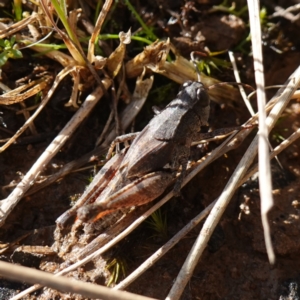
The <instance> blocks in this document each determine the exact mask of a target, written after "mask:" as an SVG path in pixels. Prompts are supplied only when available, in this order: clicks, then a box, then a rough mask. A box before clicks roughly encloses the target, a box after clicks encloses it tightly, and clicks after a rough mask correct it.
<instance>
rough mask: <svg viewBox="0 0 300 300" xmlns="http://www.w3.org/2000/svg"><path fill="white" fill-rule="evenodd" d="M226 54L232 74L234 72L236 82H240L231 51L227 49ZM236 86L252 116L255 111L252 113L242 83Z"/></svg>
mask: <svg viewBox="0 0 300 300" xmlns="http://www.w3.org/2000/svg"><path fill="white" fill-rule="evenodd" d="M228 55H229V59H230V62H231V64H232V67H233V74H234V77H235V80H236V82H237V83H241V78H240V74H239V71H238V68H237V65H236V62H235V57H234V54H233V52H232V51H228ZM238 88H239V89H240V93H241V95H242V98H243V100H244V103H245V105H246V107H247V108H248V111H249V112H250V114H251V116H253V115H254V114H255V113H254V110H253V108H252V105H251V103H250V101H249V98H248V97H247V94H246V92H245V89H244V87H243V86H242V85H239V86H238Z"/></svg>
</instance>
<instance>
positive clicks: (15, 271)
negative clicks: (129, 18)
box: [0, 261, 153, 300]
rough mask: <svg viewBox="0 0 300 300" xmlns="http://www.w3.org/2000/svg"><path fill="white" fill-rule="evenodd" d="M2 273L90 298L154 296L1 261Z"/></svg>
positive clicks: (119, 299)
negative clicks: (58, 275)
mask: <svg viewBox="0 0 300 300" xmlns="http://www.w3.org/2000/svg"><path fill="white" fill-rule="evenodd" d="M0 274H1V276H3V277H5V278H9V279H11V280H14V281H15V280H17V281H24V282H27V283H32V284H33V283H40V284H43V285H45V286H48V287H51V288H53V289H56V290H60V291H64V292H66V293H76V294H81V295H83V296H84V297H88V298H101V299H107V300H108V299H109V300H112V299H114V300H129V299H130V300H151V299H153V298H149V297H144V296H140V295H136V294H131V293H127V292H126V293H124V292H120V291H113V290H111V289H109V288H107V287H103V286H99V285H97V284H91V283H85V282H81V281H79V280H74V279H69V278H64V277H62V276H60V277H55V276H54V275H52V274H49V273H46V272H42V271H38V270H34V269H31V268H26V267H22V266H17V265H13V264H10V263H7V262H3V261H0ZM12 299H13V298H12Z"/></svg>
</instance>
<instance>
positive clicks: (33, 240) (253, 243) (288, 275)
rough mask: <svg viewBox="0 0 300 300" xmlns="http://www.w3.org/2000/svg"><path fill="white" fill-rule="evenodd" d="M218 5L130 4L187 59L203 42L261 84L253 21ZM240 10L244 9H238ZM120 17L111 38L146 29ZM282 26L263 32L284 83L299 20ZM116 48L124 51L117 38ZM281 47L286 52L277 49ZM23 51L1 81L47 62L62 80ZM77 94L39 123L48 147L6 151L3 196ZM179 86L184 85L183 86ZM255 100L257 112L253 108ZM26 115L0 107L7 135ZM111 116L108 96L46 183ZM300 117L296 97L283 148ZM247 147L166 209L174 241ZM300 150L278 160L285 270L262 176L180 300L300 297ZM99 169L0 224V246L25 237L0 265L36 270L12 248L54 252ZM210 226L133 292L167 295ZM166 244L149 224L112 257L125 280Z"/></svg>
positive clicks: (230, 122) (61, 95)
mask: <svg viewBox="0 0 300 300" xmlns="http://www.w3.org/2000/svg"><path fill="white" fill-rule="evenodd" d="M150 2H151V1H150ZM211 2H215V1H196V2H193V1H190V2H185V3H183V2H182V1H156V2H153V3H152V2H151V3H152V4H150V3H149V4H147V5H146V4H143V3H142V2H141V3H139V1H132V4H133V5H134V6H135V7H136V8H137V11H138V12H139V13H140V15H141V17H142V18H143V19H144V21H145V22H148V24H149V25H152V26H154V25H155V30H156V32H155V33H156V35H157V36H159V37H161V38H165V37H170V38H171V41H172V42H173V43H174V45H175V46H176V48H177V49H178V51H180V52H181V53H182V54H183V55H185V56H188V55H189V53H190V52H191V51H193V50H199V49H203V48H204V46H207V47H209V49H210V51H212V52H213V51H221V50H224V49H235V55H236V58H237V62H238V65H239V66H238V67H239V70H240V72H241V76H242V81H243V82H245V83H248V84H253V80H254V74H253V67H252V57H251V55H249V50H250V44H245V45H244V47H243V49H242V50H241V48H237V46H238V45H239V44H240V43H241V40H243V39H244V38H245V37H246V36H247V30H248V29H247V26H246V24H245V22H246V21H247V17H246V16H245V15H242V17H241V18H238V17H234V16H230V15H228V14H225V13H221V12H218V13H214V14H209V13H208V10H209V9H210V8H211V7H212V3H211ZM273 2H274V1H266V3H264V5H266V6H267V9H268V13H269V14H271V13H272V12H273V5H275V2H274V3H273ZM279 2H280V1H279ZM290 2H291V3H289V4H288V3H286V2H284V4H282V5H284V6H285V7H288V6H290V5H292V1H290ZM237 5H238V7H239V5H240V3H238V4H237ZM276 5H277V3H276ZM279 5H280V4H279ZM171 15H172V16H173V17H175V16H177V17H178V22H177V23H174V24H172V22H168V21H170V18H171ZM111 18H115V20H118V22H119V24H117V25H115V24H111V23H109V25H108V27H111V28H107V32H109V29H111V30H113V32H118V31H120V30H124V31H126V30H127V29H128V28H129V27H130V26H132V31H135V30H136V29H137V28H138V27H139V25H138V24H137V22H136V21H135V19H134V18H133V17H132V15H131V14H130V12H129V11H128V10H127V9H126V8H125V6H124V4H121V3H119V4H118V6H117V8H116V11H115V12H114V14H113V15H112V16H111ZM129 22H130V23H129ZM272 22H274V23H275V24H276V27H275V28H274V29H273V30H270V31H269V32H267V30H266V32H264V38H265V45H264V48H263V49H264V54H265V72H266V73H265V78H266V83H267V85H271V84H283V83H284V82H285V80H286V79H287V78H288V76H289V75H290V74H291V73H292V72H293V71H294V70H295V69H296V68H297V67H298V65H299V63H300V49H299V46H300V45H299V41H298V39H297V38H298V34H295V33H296V32H299V26H298V24H297V22H294V23H291V22H290V21H289V20H286V19H284V18H276V19H272ZM298 23H299V22H298ZM113 26H116V27H117V29H116V28H113ZM111 46H112V47H113V48H115V44H113V42H111ZM134 47H135V46H134V43H132V44H131V45H130V46H129V47H128V54H127V55H128V58H129V57H130V58H132V57H133V56H134V55H135V54H136V53H135V49H134ZM274 48H276V49H279V50H280V51H282V53H281V54H278V53H276V52H275V51H274ZM243 51H245V53H244V52H243ZM23 54H24V58H23V59H22V60H9V62H8V63H7V64H6V65H5V67H4V68H3V70H2V78H3V81H4V82H5V84H7V85H9V86H11V87H13V86H14V82H15V80H17V79H20V78H22V77H24V76H27V75H29V74H31V73H32V69H33V68H32V67H29V66H37V65H41V66H43V67H44V68H46V69H47V70H48V71H49V72H52V73H56V72H57V70H58V69H59V68H60V67H59V65H55V64H54V63H53V62H52V61H50V60H46V59H40V58H35V59H33V58H32V57H31V52H30V50H25V51H24V53H23ZM221 58H224V59H225V58H226V54H225V55H223V56H222V55H221ZM226 59H227V58H226ZM212 75H213V76H214V77H217V78H219V79H221V80H224V81H225V80H226V81H234V80H233V78H232V72H231V70H229V69H222V72H219V71H216V70H213V74H212ZM165 83H167V80H166V79H162V78H161V77H159V76H157V79H156V85H157V87H159V86H160V85H164V84H165ZM71 86H72V82H71V81H70V80H66V81H65V83H64V85H61V86H60V88H59V89H58V91H57V92H56V94H55V96H54V97H53V99H52V102H51V104H50V105H48V106H47V107H46V109H45V110H44V111H43V112H42V114H41V115H40V116H39V117H38V118H37V119H36V121H35V125H36V127H37V128H38V131H39V132H40V133H42V134H41V137H40V139H39V140H37V141H32V140H30V139H29V137H28V136H25V135H23V136H22V138H21V139H19V143H18V144H15V145H13V146H11V147H10V148H9V149H8V150H7V151H5V152H3V153H1V155H0V170H1V173H0V184H1V186H2V189H1V196H2V197H1V198H5V197H6V196H7V195H8V194H9V193H10V192H11V190H12V188H10V187H7V185H9V184H12V183H16V182H19V181H20V179H21V178H22V174H25V173H26V172H27V171H28V170H29V168H30V167H31V166H32V164H33V163H34V162H35V161H36V159H37V158H38V157H39V155H40V154H41V153H43V151H44V149H45V148H46V147H47V145H48V144H49V142H50V141H51V140H52V139H53V137H54V136H55V135H56V134H57V133H58V132H59V130H60V129H61V128H62V127H63V126H64V124H65V123H66V122H67V121H68V120H69V119H70V117H71V116H72V114H73V112H71V111H68V110H66V109H65V108H64V106H63V104H64V102H63V101H64V100H65V99H68V98H69V95H70V93H71V90H70V89H71ZM68 87H70V88H68ZM176 89H177V87H176V88H175V89H174V90H176ZM174 95H175V94H174ZM174 95H169V97H168V99H165V103H168V102H170V101H171V100H172V97H174ZM28 101H31V100H28ZM61 101H62V102H61ZM32 102H33V100H32ZM155 104H157V103H155ZM253 104H254V106H255V102H254V101H253ZM122 105H123V104H121V106H122ZM151 105H152V104H151ZM151 105H149V106H148V107H150V106H151ZM239 107H240V109H239V110H238V111H237V109H235V108H232V107H229V106H227V105H226V104H224V105H219V104H215V103H212V113H211V117H210V119H211V121H210V124H211V127H212V128H222V127H229V126H235V125H237V123H238V124H240V123H243V122H244V121H245V120H247V119H248V118H249V114H248V113H247V112H246V109H245V108H242V107H243V104H240V105H239ZM10 108H12V109H10ZM17 109H19V107H18V106H17V105H15V106H10V107H5V106H1V109H0V110H1V111H2V112H3V114H1V115H0V116H2V117H3V120H4V122H5V124H6V126H7V127H6V128H7V129H8V130H9V131H10V132H15V131H16V130H18V128H19V127H20V126H21V125H22V124H23V122H24V120H23V118H22V117H21V115H16V114H15V111H14V110H17ZM146 110H147V109H145V110H144V111H143V112H142V116H143V117H138V119H137V127H141V126H143V125H145V124H143V125H140V124H139V120H142V119H144V116H145V118H146V119H149V118H150V115H149V111H150V109H148V112H147V111H146ZM108 113H109V103H108V101H107V100H105V99H104V100H103V102H102V103H101V104H99V105H98V106H97V107H96V109H95V110H94V112H93V113H92V115H90V117H89V118H88V120H86V121H85V122H84V124H82V126H81V127H80V129H79V130H78V131H77V132H76V134H75V136H74V137H72V139H71V140H70V141H69V142H68V143H67V144H66V146H65V147H64V148H63V149H62V151H61V152H60V153H59V155H57V156H56V157H55V158H54V159H53V161H52V162H51V164H50V165H48V166H47V168H46V170H45V172H44V175H45V174H52V173H55V172H56V166H58V167H59V166H61V165H63V164H65V163H67V162H70V161H72V160H73V159H76V158H79V157H81V156H82V155H84V154H85V153H87V152H89V151H91V150H92V149H93V145H94V142H95V140H96V138H97V136H98V134H99V133H100V132H101V130H102V129H103V126H104V125H105V120H106V118H107V116H108ZM299 113H300V109H299V104H298V102H296V101H292V102H291V103H290V105H289V107H288V108H287V109H286V112H285V113H284V115H283V116H282V118H281V120H280V122H278V125H277V126H276V127H275V129H274V130H273V132H272V133H271V135H270V137H271V143H272V146H273V147H275V146H276V145H277V144H278V141H277V139H278V137H279V136H283V137H288V136H289V135H290V134H291V133H292V132H293V131H294V130H295V129H296V128H298V127H299ZM142 122H143V121H142ZM3 128H4V127H3V126H2V130H0V139H4V138H7V137H8V136H9V135H10V133H9V132H6V131H7V130H6V131H5V130H4V129H3ZM252 137H253V135H252ZM249 142H250V139H249V140H247V141H246V142H245V143H244V144H243V145H242V146H241V147H239V148H238V149H237V150H234V151H232V152H230V153H229V154H228V155H227V156H226V157H222V158H221V159H219V160H218V161H216V162H214V163H213V164H211V165H210V166H209V167H208V168H207V169H206V170H204V171H203V172H202V173H201V174H199V175H198V176H197V178H195V179H194V180H193V181H192V182H191V183H190V184H189V185H188V186H187V187H186V188H184V189H183V191H182V198H176V199H172V200H171V202H170V203H168V204H167V205H165V206H164V207H163V208H162V211H163V213H164V214H165V215H166V218H167V222H168V238H170V237H172V236H173V235H174V234H176V232H177V231H178V230H180V229H181V228H182V227H183V226H184V225H185V224H186V223H188V221H189V220H190V219H191V218H193V217H194V216H195V215H196V214H198V213H199V212H200V211H201V210H202V209H203V208H205V207H206V206H208V205H209V204H210V203H211V202H212V201H213V200H214V199H216V198H217V197H218V195H220V193H221V191H222V189H223V188H224V186H225V184H226V182H227V180H228V179H229V177H230V175H231V173H232V172H233V170H234V169H235V167H236V165H237V164H238V162H239V161H240V159H241V157H242V155H243V153H244V151H245V150H246V147H247V143H248V144H249ZM215 146H216V143H213V142H212V143H210V144H209V145H208V146H206V148H207V149H205V151H208V150H209V149H213V148H214V147H215ZM299 147H300V142H295V143H294V144H293V145H292V146H290V147H289V148H288V149H287V150H285V151H284V152H283V153H282V154H280V156H279V160H280V162H281V164H282V166H283V169H280V168H279V167H278V164H277V163H276V162H275V161H274V162H273V164H272V171H273V195H274V199H275V206H274V208H273V209H272V212H271V213H270V214H269V221H270V224H271V229H272V241H273V246H274V249H275V253H276V263H275V265H273V266H271V265H270V264H269V262H268V258H267V255H266V250H265V243H264V237H263V231H262V224H261V216H260V198H259V187H258V181H257V178H252V179H251V180H249V181H248V182H247V183H245V184H244V185H243V186H242V187H241V188H240V189H239V190H238V191H237V192H236V194H235V196H234V197H233V199H232V201H231V203H230V205H229V207H228V208H227V209H226V212H225V214H224V216H223V217H222V219H221V222H220V224H219V225H218V227H217V229H216V230H215V232H214V234H213V237H212V239H211V241H210V243H209V245H208V247H207V249H206V250H205V252H204V254H203V255H202V257H201V260H200V261H199V263H198V265H197V267H196V269H195V272H194V274H193V276H192V278H191V280H190V282H189V284H188V286H187V287H186V289H185V292H184V294H183V296H182V299H205V300H207V299H209V300H214V299H245V300H246V299H281V300H283V299H299V296H298V292H297V289H298V286H299V284H300V275H299V271H298V270H299V268H300V254H299V250H300V239H299V230H300V222H299V217H300V213H299V208H300V204H298V203H300V199H299V194H300V177H299V174H300V168H299V166H300V161H299V157H300V156H299ZM202 150H203V149H202ZM203 151H204V150H203ZM91 173H92V171H83V172H79V173H73V174H71V175H68V176H67V177H65V178H64V179H63V180H60V181H59V182H56V183H55V184H52V185H51V186H49V187H47V188H45V189H43V190H42V191H40V192H38V193H35V194H33V195H31V196H28V197H25V198H24V199H23V200H22V201H21V202H20V203H19V204H18V205H17V207H16V208H15V209H14V211H13V212H12V213H11V215H10V216H9V218H8V219H7V220H6V223H5V225H4V226H2V227H1V228H0V240H1V244H3V245H4V244H7V243H15V242H16V241H18V240H19V242H17V243H16V244H15V246H12V247H10V248H9V250H8V251H6V252H4V253H3V254H2V255H1V257H0V259H1V260H4V261H9V262H14V263H18V264H21V265H25V266H30V267H36V268H38V267H39V264H40V262H41V258H42V256H33V255H30V254H28V256H27V255H25V254H22V255H20V254H18V253H16V252H14V249H15V248H17V247H18V246H20V245H32V246H51V245H52V243H53V230H54V228H55V220H56V219H57V217H59V216H60V215H61V214H62V213H63V212H64V211H66V210H67V209H68V208H69V207H70V199H71V197H73V196H74V195H75V194H77V193H82V192H83V190H84V189H85V186H86V185H87V184H88V177H89V176H90V175H91ZM297 201H298V202H297ZM243 203H244V204H245V205H247V206H248V207H249V212H250V213H249V214H245V213H243V212H242V211H241V209H240V205H241V204H243ZM201 227H202V224H201V225H199V226H198V227H197V228H196V229H195V230H193V232H192V233H190V234H189V235H188V237H187V238H185V239H184V240H182V241H180V242H179V243H178V244H177V245H176V246H175V247H174V248H173V249H172V250H171V251H170V252H169V253H168V254H167V255H165V256H164V257H163V258H162V259H161V260H160V261H158V262H157V263H156V264H155V265H154V266H153V267H151V268H150V269H149V270H148V271H147V272H146V273H144V274H143V275H142V276H141V277H140V278H139V279H138V280H136V282H134V283H133V284H131V285H130V287H129V288H128V289H127V290H128V291H131V292H134V293H137V294H142V295H145V296H151V297H155V298H158V299H163V298H165V297H166V295H167V294H168V291H169V290H170V288H171V286H172V284H173V282H174V279H175V278H176V276H177V274H178V272H179V271H180V268H181V266H182V264H183V262H184V260H185V257H186V256H187V254H188V253H189V251H190V249H191V247H192V245H193V243H194V240H195V238H196V237H197V235H198V233H199V231H200V229H201ZM168 238H165V237H159V236H155V233H153V231H152V230H151V229H149V226H148V225H147V224H143V225H142V226H141V227H140V228H138V229H137V230H136V231H135V232H133V233H132V234H131V235H130V236H129V237H128V238H126V239H125V241H123V242H122V243H121V244H120V245H118V246H117V247H115V248H114V250H113V251H110V254H111V255H112V257H121V258H122V259H123V260H124V261H126V265H127V267H126V272H127V273H128V274H129V273H131V271H133V270H134V269H135V268H136V267H138V266H139V265H140V264H141V263H142V262H143V261H144V260H145V259H146V258H147V257H149V256H150V255H151V254H152V253H153V252H154V251H155V250H156V249H157V248H159V247H160V246H161V245H163V243H164V242H166V241H167V240H168ZM3 247H4V246H3ZM24 288H25V285H24V284H22V285H21V284H16V283H12V282H10V281H5V280H2V281H1V282H0V299H9V297H10V295H11V294H13V293H14V292H15V290H22V289H24Z"/></svg>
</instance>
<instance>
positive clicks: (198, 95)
mask: <svg viewBox="0 0 300 300" xmlns="http://www.w3.org/2000/svg"><path fill="white" fill-rule="evenodd" d="M196 93H197V98H200V95H201V89H197V92H196Z"/></svg>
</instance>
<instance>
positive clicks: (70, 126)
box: [0, 79, 111, 226]
mask: <svg viewBox="0 0 300 300" xmlns="http://www.w3.org/2000/svg"><path fill="white" fill-rule="evenodd" d="M103 84H104V86H105V88H106V89H107V88H108V87H109V86H110V84H111V81H110V80H109V79H104V80H103ZM103 93H104V91H103V90H102V89H101V88H100V87H98V88H96V89H95V90H94V92H93V93H91V94H90V95H89V96H88V97H87V99H86V100H85V102H84V103H83V105H82V106H81V107H80V108H79V110H78V111H77V112H76V114H75V115H74V116H73V118H72V119H71V120H70V121H69V122H68V123H67V125H66V126H65V127H64V128H63V130H62V131H61V132H60V133H59V134H58V136H57V137H56V138H55V139H54V140H53V142H52V143H51V144H50V145H49V146H48V147H47V149H46V150H45V151H44V153H43V154H42V155H41V156H40V157H39V159H38V160H37V161H36V163H35V164H34V165H33V166H32V167H31V169H30V170H29V171H28V172H27V174H26V175H25V176H24V178H23V180H22V181H21V182H20V183H19V184H18V185H17V186H16V188H15V189H14V190H13V192H12V193H11V194H10V195H9V196H8V197H7V198H6V199H4V200H2V201H1V203H0V205H1V206H0V210H1V211H0V226H2V225H3V224H4V222H5V219H6V218H7V217H8V215H9V214H10V212H11V211H12V210H13V208H14V207H15V206H16V205H17V203H18V202H19V201H20V200H21V198H22V197H23V196H24V194H25V193H26V191H27V190H28V189H29V188H30V187H31V186H32V184H33V183H34V181H35V180H36V178H37V176H38V175H39V173H40V172H41V171H42V169H43V168H44V167H45V165H47V163H48V162H49V161H50V160H51V159H52V157H53V156H54V155H55V154H56V153H57V152H58V151H59V149H60V148H61V147H62V146H63V145H64V143H65V142H66V141H67V140H68V138H69V137H70V136H71V135H72V133H73V132H74V131H75V130H76V128H77V127H78V126H79V125H80V123H81V121H82V119H84V118H85V117H86V116H87V115H88V114H89V112H90V111H91V110H92V108H93V107H94V106H95V105H96V103H97V102H98V100H99V99H100V98H101V97H102V95H103Z"/></svg>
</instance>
